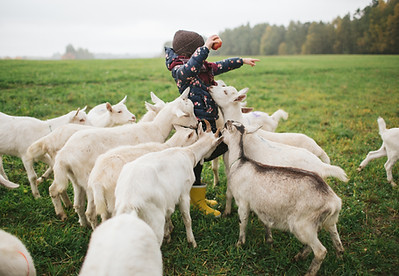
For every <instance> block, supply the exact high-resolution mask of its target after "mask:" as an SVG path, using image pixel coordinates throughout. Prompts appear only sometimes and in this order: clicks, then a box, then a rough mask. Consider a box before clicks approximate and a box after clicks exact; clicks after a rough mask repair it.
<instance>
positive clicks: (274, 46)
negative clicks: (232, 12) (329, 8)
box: [212, 0, 399, 56]
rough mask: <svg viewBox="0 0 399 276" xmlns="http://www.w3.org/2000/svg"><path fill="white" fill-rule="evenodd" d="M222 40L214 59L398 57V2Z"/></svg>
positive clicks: (243, 29) (245, 28)
mask: <svg viewBox="0 0 399 276" xmlns="http://www.w3.org/2000/svg"><path fill="white" fill-rule="evenodd" d="M219 36H220V37H221V38H222V40H223V47H221V48H220V49H219V50H218V51H214V52H212V53H213V55H254V56H255V55H298V54H399V0H388V1H383V0H380V1H379V0H373V1H372V2H371V4H370V5H369V6H367V7H365V8H364V9H362V10H361V9H358V10H357V11H356V12H355V14H354V15H353V16H351V15H350V13H348V14H347V15H346V16H344V17H343V18H341V17H337V18H336V19H334V20H333V22H331V23H324V22H307V23H300V22H293V21H292V22H290V24H289V26H288V27H285V26H277V25H270V24H268V23H264V24H258V25H255V26H253V27H251V26H250V25H249V24H247V25H242V26H240V27H237V28H234V29H226V30H225V31H223V32H221V33H219Z"/></svg>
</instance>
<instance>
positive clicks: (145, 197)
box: [115, 123, 223, 247]
mask: <svg viewBox="0 0 399 276" xmlns="http://www.w3.org/2000/svg"><path fill="white" fill-rule="evenodd" d="M222 140H223V137H219V131H217V132H216V133H215V134H213V133H212V132H211V128H210V125H209V123H208V124H207V130H206V132H203V130H202V126H201V124H200V125H199V126H198V140H197V141H196V142H195V143H194V144H192V145H190V146H187V147H184V148H181V147H175V148H169V149H166V150H163V151H159V152H152V153H148V154H145V155H143V156H141V157H139V158H137V159H136V160H134V161H133V162H129V163H127V164H126V165H125V166H124V167H123V168H122V171H121V173H120V175H119V178H118V182H117V185H116V189H115V212H116V215H117V216H118V215H120V214H124V213H137V214H138V216H139V217H140V218H141V219H143V220H144V221H145V222H147V223H148V225H150V227H151V228H152V230H153V231H154V232H155V235H156V236H157V239H158V242H159V246H161V245H162V241H163V238H164V234H166V235H165V238H166V239H167V240H170V237H169V235H170V231H168V229H166V231H165V228H168V227H167V226H168V225H170V220H171V215H172V213H173V212H174V210H175V205H176V204H177V203H178V204H179V208H180V212H181V214H182V217H183V222H184V225H185V227H186V235H187V241H188V242H189V243H191V244H192V245H193V247H196V246H197V243H196V242H195V239H194V235H193V231H192V228H191V217H190V190H191V187H192V185H193V183H194V180H195V176H194V170H193V168H194V167H195V166H196V165H197V164H198V162H201V160H203V159H204V158H206V157H208V156H209V155H210V154H211V153H212V152H213V151H214V149H215V148H216V147H217V145H219V144H220V143H221V142H222Z"/></svg>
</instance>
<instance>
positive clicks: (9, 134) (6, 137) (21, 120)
mask: <svg viewBox="0 0 399 276" xmlns="http://www.w3.org/2000/svg"><path fill="white" fill-rule="evenodd" d="M85 109H86V108H84V109H83V110H80V109H79V108H78V110H74V111H71V112H69V113H68V114H66V115H63V116H60V117H57V118H53V119H49V120H46V121H42V120H39V119H36V118H33V117H26V116H10V115H7V114H4V113H1V112H0V174H1V175H3V177H4V178H5V179H8V178H7V176H6V174H5V172H4V168H3V161H2V155H3V154H7V155H12V156H17V157H19V158H21V159H22V163H23V164H24V167H25V170H26V172H27V174H28V179H29V183H30V187H31V190H32V194H33V196H34V197H35V198H38V197H40V194H39V190H38V189H37V185H36V178H37V175H36V173H35V171H34V169H33V162H32V161H31V160H28V158H27V153H26V151H27V149H28V147H29V146H30V145H31V144H32V143H33V142H34V141H36V140H38V139H39V138H41V137H43V136H45V135H47V134H49V133H50V132H52V131H53V130H55V129H56V128H58V127H60V126H62V125H65V124H68V123H76V124H87V116H86V113H85V111H84V110H85ZM42 161H45V162H46V163H47V162H48V160H46V159H44V160H42Z"/></svg>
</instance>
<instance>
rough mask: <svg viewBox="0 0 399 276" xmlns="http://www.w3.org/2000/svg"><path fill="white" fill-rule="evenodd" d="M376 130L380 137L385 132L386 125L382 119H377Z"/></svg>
mask: <svg viewBox="0 0 399 276" xmlns="http://www.w3.org/2000/svg"><path fill="white" fill-rule="evenodd" d="M377 122H378V130H379V134H380V135H382V134H383V133H384V132H385V131H386V130H387V125H386V124H385V121H384V119H383V118H382V117H378V120H377Z"/></svg>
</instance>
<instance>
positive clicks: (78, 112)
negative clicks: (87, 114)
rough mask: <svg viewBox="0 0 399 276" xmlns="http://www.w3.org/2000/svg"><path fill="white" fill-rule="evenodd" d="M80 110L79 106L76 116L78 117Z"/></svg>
mask: <svg viewBox="0 0 399 276" xmlns="http://www.w3.org/2000/svg"><path fill="white" fill-rule="evenodd" d="M79 111H80V107H78V110H76V114H75V117H76V116H78V114H79Z"/></svg>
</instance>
